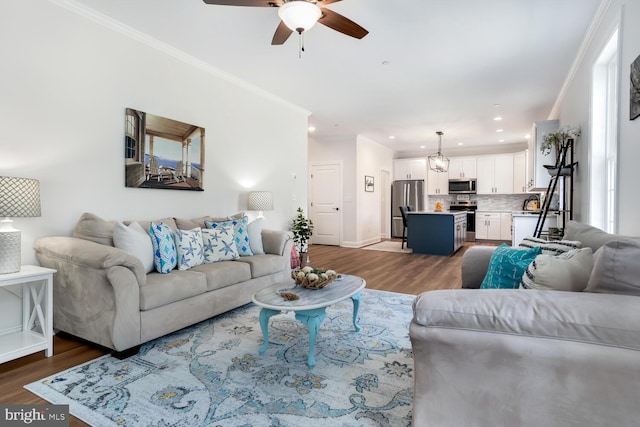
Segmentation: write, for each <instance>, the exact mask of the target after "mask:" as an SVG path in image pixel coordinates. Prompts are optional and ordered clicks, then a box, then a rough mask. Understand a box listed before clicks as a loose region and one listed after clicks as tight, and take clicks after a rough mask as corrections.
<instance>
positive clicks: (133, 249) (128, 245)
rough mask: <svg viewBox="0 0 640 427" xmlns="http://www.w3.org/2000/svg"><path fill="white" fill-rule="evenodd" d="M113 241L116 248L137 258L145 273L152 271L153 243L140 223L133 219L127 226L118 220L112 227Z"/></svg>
mask: <svg viewBox="0 0 640 427" xmlns="http://www.w3.org/2000/svg"><path fill="white" fill-rule="evenodd" d="M113 243H114V245H115V247H116V248H118V249H122V250H123V251H125V252H128V253H130V254H131V255H133V256H135V257H136V258H138V259H139V260H140V261H141V262H142V265H143V266H144V271H145V273H150V272H151V271H153V267H154V264H153V252H154V251H153V244H152V243H151V238H150V236H149V233H147V232H146V231H144V228H142V226H141V225H140V224H138V223H137V222H135V221H134V222H132V223H131V224H129V226H128V227H127V226H126V225H125V224H124V223H123V222H122V221H118V222H117V223H116V226H115V227H114V229H113Z"/></svg>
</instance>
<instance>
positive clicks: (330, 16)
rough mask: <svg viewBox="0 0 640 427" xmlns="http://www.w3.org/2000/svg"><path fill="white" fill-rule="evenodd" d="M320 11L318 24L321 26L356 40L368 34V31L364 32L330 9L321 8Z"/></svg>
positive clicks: (349, 20) (358, 26)
mask: <svg viewBox="0 0 640 427" xmlns="http://www.w3.org/2000/svg"><path fill="white" fill-rule="evenodd" d="M320 10H321V11H322V16H321V17H320V19H318V22H319V23H321V24H322V25H326V26H327V27H329V28H331V29H334V30H336V31H339V32H341V33H342V34H346V35H348V36H351V37H355V38H357V39H361V38H363V37H364V36H366V35H367V34H369V31H367V30H365V29H364V28H362V27H361V26H360V25H358V24H356V23H355V22H353V21H352V20H351V19H349V18H346V17H344V16H342V15H340V14H339V13H336V12H334V11H333V10H331V9H326V8H324V7H322V8H320Z"/></svg>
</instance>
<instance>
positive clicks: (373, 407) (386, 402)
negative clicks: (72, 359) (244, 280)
mask: <svg viewBox="0 0 640 427" xmlns="http://www.w3.org/2000/svg"><path fill="white" fill-rule="evenodd" d="M413 299H414V297H413V296H411V295H404V294H397V293H391V292H382V291H374V290H367V289H365V290H363V291H362V293H361V303H360V311H359V325H360V327H361V330H360V332H355V330H354V328H353V320H352V314H353V305H352V303H351V300H350V299H347V300H345V301H343V302H341V303H338V304H336V305H333V306H330V307H328V308H327V315H326V318H325V320H324V321H323V322H322V324H321V325H320V332H319V334H318V341H317V343H316V347H315V357H316V361H317V365H316V366H315V367H314V368H313V369H310V368H309V367H308V366H307V364H306V361H307V356H308V351H309V341H308V333H307V330H306V327H305V326H304V325H303V324H302V323H300V322H299V321H297V320H295V318H294V313H292V312H289V313H285V314H280V315H278V316H274V317H272V318H271V322H270V326H269V347H268V349H267V351H266V353H265V354H264V355H263V356H260V355H259V354H258V350H259V349H260V347H261V346H262V343H263V339H262V332H261V330H260V324H259V317H258V316H259V307H257V306H255V305H253V304H248V305H245V306H243V307H240V308H238V309H236V310H233V311H231V312H228V313H226V314H223V315H220V316H217V317H215V318H213V319H210V320H207V321H205V322H201V323H199V324H197V325H195V326H192V327H189V328H186V329H183V330H181V331H178V332H176V333H173V334H171V335H168V336H165V337H163V338H159V339H157V340H154V341H152V342H150V343H147V344H145V345H143V346H142V348H141V349H140V352H139V353H138V355H136V356H132V357H130V358H128V359H125V360H118V359H116V358H114V357H111V356H109V355H107V356H103V357H100V358H98V359H95V360H92V361H89V362H87V363H85V364H83V365H80V366H76V367H74V368H71V369H68V370H66V371H64V372H60V373H58V374H56V375H52V376H50V377H48V378H45V379H42V380H40V381H37V382H34V383H31V384H28V385H26V386H25V387H26V388H27V389H28V390H30V391H31V392H33V393H35V394H37V395H38V396H40V397H42V398H44V399H45V400H48V401H49V402H51V403H53V404H68V405H70V413H71V414H72V415H74V416H76V417H77V418H79V419H81V420H83V421H84V422H86V423H87V424H90V425H92V426H158V427H160V426H189V427H191V426H203V427H204V426H207V427H213V426H224V427H227V426H254V427H256V426H328V425H331V426H394V427H395V426H410V425H411V408H412V400H413V355H412V351H411V343H410V341H409V336H408V331H409V322H410V321H411V316H412V307H411V303H412V301H413Z"/></svg>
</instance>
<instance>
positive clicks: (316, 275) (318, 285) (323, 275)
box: [291, 266, 340, 289]
mask: <svg viewBox="0 0 640 427" xmlns="http://www.w3.org/2000/svg"><path fill="white" fill-rule="evenodd" d="M338 277H340V275H339V274H338V273H336V272H335V271H333V270H322V269H319V268H313V267H308V266H307V267H304V268H303V269H301V270H300V271H293V272H291V278H292V279H293V280H294V281H295V282H296V285H300V286H302V287H304V288H307V289H322V288H324V287H325V286H327V285H328V284H330V283H331V282H333V281H334V280H336V279H337V278H338Z"/></svg>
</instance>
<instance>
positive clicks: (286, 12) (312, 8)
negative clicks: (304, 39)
mask: <svg viewBox="0 0 640 427" xmlns="http://www.w3.org/2000/svg"><path fill="white" fill-rule="evenodd" d="M278 16H279V17H280V19H282V22H284V24H285V25H286V26H287V27H289V29H290V30H291V31H297V32H298V33H302V32H303V31H307V30H308V29H310V28H311V27H313V26H314V25H315V24H316V22H318V19H320V16H322V12H321V11H320V8H319V7H318V6H316V5H315V4H313V3H309V2H307V1H304V0H293V1H289V2H287V3H284V4H283V5H282V6H280V7H279V8H278Z"/></svg>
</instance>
